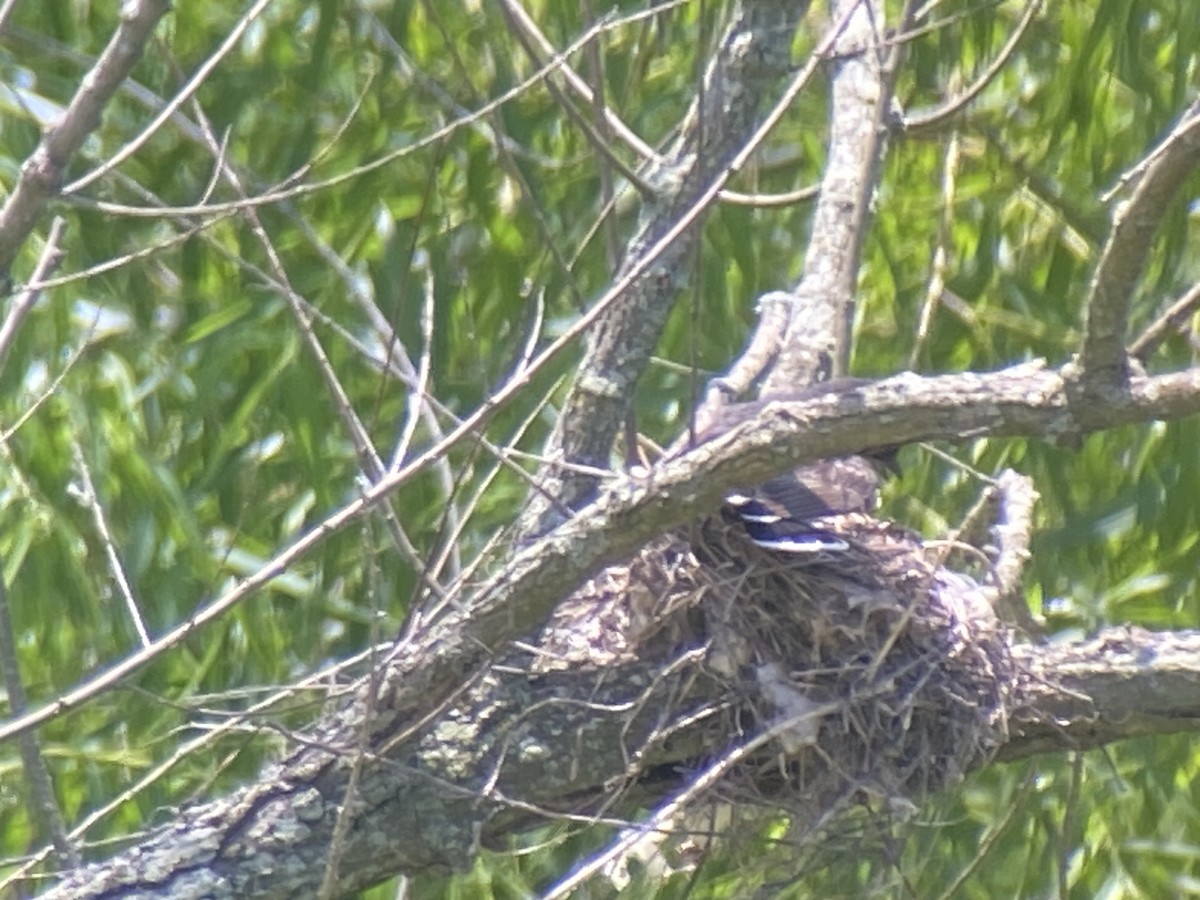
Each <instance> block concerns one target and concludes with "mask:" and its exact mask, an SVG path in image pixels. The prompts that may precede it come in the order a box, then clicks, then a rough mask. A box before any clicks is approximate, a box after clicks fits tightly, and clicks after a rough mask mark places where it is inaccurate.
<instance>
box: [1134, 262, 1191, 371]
mask: <svg viewBox="0 0 1200 900" xmlns="http://www.w3.org/2000/svg"><path fill="white" fill-rule="evenodd" d="M1197 309H1200V282H1197V283H1196V284H1194V285H1192V287H1191V288H1190V289H1189V290H1188V292H1187V293H1186V294H1184V295H1183V296H1182V297H1180V298H1179V299H1178V300H1176V301H1175V302H1174V303H1172V304H1171V305H1170V307H1168V308H1167V310H1166V311H1165V312H1164V313H1163V314H1162V315H1161V316H1159V317H1158V318H1157V319H1155V320H1154V321H1153V322H1152V323H1151V324H1150V325H1149V326H1147V328H1146V330H1145V331H1143V332H1142V333H1141V334H1140V335H1138V337H1137V339H1136V340H1135V341H1134V342H1133V343H1132V344H1130V345H1129V355H1130V356H1132V357H1133V358H1134V359H1136V360H1137V361H1138V362H1140V363H1143V364H1145V362H1146V361H1147V360H1148V359H1150V357H1151V356H1153V355H1154V351H1155V350H1157V349H1158V348H1159V347H1160V346H1161V345H1162V343H1163V342H1164V341H1165V340H1166V339H1167V338H1168V337H1170V336H1171V334H1172V332H1175V331H1178V330H1179V329H1180V327H1182V325H1183V323H1184V322H1186V321H1187V320H1188V319H1189V318H1190V317H1191V316H1193V315H1194V314H1195V312H1196V310H1197Z"/></svg>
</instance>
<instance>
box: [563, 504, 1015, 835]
mask: <svg viewBox="0 0 1200 900" xmlns="http://www.w3.org/2000/svg"><path fill="white" fill-rule="evenodd" d="M819 524H820V527H822V528H827V529H829V530H832V531H836V532H837V533H838V534H840V535H842V536H843V537H844V538H845V539H846V541H847V543H849V544H850V549H849V550H847V551H842V552H838V553H831V554H827V555H824V556H821V555H816V554H798V553H795V554H785V553H778V552H771V551H768V550H764V549H762V548H759V547H758V546H756V545H755V544H754V543H753V542H751V541H750V540H749V539H748V538H747V537H746V536H745V534H744V533H743V531H742V529H741V527H740V526H739V525H738V524H737V523H736V522H735V521H733V520H732V518H726V517H724V516H714V517H712V518H711V519H709V520H707V521H705V522H703V523H700V524H699V525H697V526H695V527H694V528H693V529H691V530H690V531H689V532H688V533H686V534H676V535H668V536H665V537H663V538H661V539H660V540H659V541H657V542H655V543H654V544H652V545H651V546H648V547H647V548H645V550H644V551H643V552H642V553H640V554H639V555H638V556H637V557H636V558H634V559H633V560H631V561H630V562H628V563H627V564H625V565H622V566H615V567H611V568H609V569H606V570H605V571H604V572H603V573H601V574H600V575H599V576H597V577H596V578H594V579H593V580H592V581H590V582H589V583H588V584H586V585H584V586H583V587H582V588H581V589H580V590H579V591H577V592H576V593H575V594H574V595H573V596H572V597H571V598H569V599H568V601H567V602H565V603H564V604H563V605H562V606H561V607H560V609H559V611H558V613H557V615H556V617H555V619H554V621H553V622H552V623H551V625H550V626H549V628H548V629H547V631H546V633H545V635H544V636H543V641H542V643H541V646H542V648H543V650H544V651H546V654H547V655H546V656H545V657H543V662H541V663H540V665H541V666H542V667H558V666H568V665H569V666H577V665H592V666H605V667H607V666H611V665H616V664H618V663H620V662H622V661H624V660H632V659H639V660H643V661H644V660H646V659H662V660H669V659H674V658H677V656H678V653H679V651H680V650H682V649H685V648H687V649H694V648H697V647H703V648H705V651H706V652H705V654H704V660H705V668H706V669H707V670H708V672H709V674H710V675H711V676H713V677H714V678H716V679H718V680H719V681H721V682H722V683H723V684H724V685H725V686H726V688H727V691H726V696H728V697H733V698H735V699H736V702H734V703H731V704H729V709H730V712H728V713H727V714H726V715H727V716H728V717H729V718H728V721H727V726H728V727H727V729H725V733H726V734H728V735H729V736H730V741H731V746H740V747H741V748H743V749H745V748H747V747H751V746H752V747H753V752H752V753H741V754H737V756H736V759H737V761H736V763H734V764H731V765H730V766H729V768H728V771H727V773H726V775H725V776H724V777H723V778H722V779H721V781H720V785H719V787H718V789H717V791H718V793H719V799H722V800H733V801H738V802H739V803H742V804H745V803H751V804H753V805H755V806H767V807H769V808H771V809H772V810H783V811H786V812H788V813H789V814H790V815H791V816H792V819H793V825H794V827H795V826H796V825H799V826H800V827H801V828H803V829H804V830H806V831H807V830H812V829H816V828H818V827H820V826H822V825H823V824H824V823H827V822H828V821H829V820H830V816H831V814H832V813H833V812H834V811H836V810H844V809H845V808H846V807H847V805H849V804H851V803H855V802H870V801H882V802H883V803H884V804H885V805H886V806H887V808H890V809H893V810H905V809H913V808H915V805H916V804H918V803H920V802H921V800H923V799H924V798H925V797H926V796H927V795H928V794H929V793H930V792H933V791H937V790H939V789H941V788H943V787H945V786H947V785H948V784H951V783H953V782H955V781H957V780H959V779H960V778H961V777H962V775H963V774H964V773H965V772H966V771H967V770H969V769H970V768H973V767H975V766H976V765H978V764H980V763H981V762H982V761H984V760H985V759H986V758H987V757H988V756H989V754H990V753H991V752H992V751H993V750H994V749H995V747H997V746H998V745H999V744H1000V743H1001V742H1002V741H1003V739H1004V737H1005V727H1006V721H1007V718H1006V711H1007V709H1008V707H1009V705H1010V697H1009V691H1010V690H1011V685H1012V684H1013V663H1012V659H1011V656H1010V654H1009V638H1008V635H1007V633H1006V631H1005V629H1004V628H1003V627H1002V626H1001V625H1000V624H999V623H998V621H997V619H996V616H995V614H994V613H993V611H992V607H991V603H990V602H989V596H988V592H987V591H986V590H984V589H983V588H981V587H979V586H978V585H977V584H976V583H975V582H974V581H973V580H971V579H970V578H968V577H966V576H963V575H959V574H956V573H953V572H950V571H948V570H946V569H943V568H941V567H940V566H939V564H938V563H937V561H936V560H935V559H934V558H933V556H932V554H931V553H930V552H929V551H927V550H926V549H925V548H924V547H923V546H922V544H921V543H920V541H919V540H918V539H917V538H916V537H915V536H914V535H912V534H911V533H909V532H908V531H906V530H904V529H902V528H899V527H897V526H895V525H892V524H890V523H886V522H882V521H879V520H877V519H874V518H871V517H870V516H867V515H862V514H854V515H845V516H838V517H831V518H830V519H828V520H825V521H823V522H821V523H819ZM731 758H733V757H731ZM702 764H704V762H703V761H697V765H698V766H699V765H702ZM709 799H713V798H711V797H710V798H709ZM873 805H874V804H873Z"/></svg>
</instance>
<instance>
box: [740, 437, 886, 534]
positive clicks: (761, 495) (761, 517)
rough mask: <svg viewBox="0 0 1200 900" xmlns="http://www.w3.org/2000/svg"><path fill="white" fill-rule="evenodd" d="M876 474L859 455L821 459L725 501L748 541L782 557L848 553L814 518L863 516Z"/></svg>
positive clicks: (871, 504) (871, 497) (875, 487)
mask: <svg viewBox="0 0 1200 900" xmlns="http://www.w3.org/2000/svg"><path fill="white" fill-rule="evenodd" d="M878 490H879V472H878V471H877V469H876V467H875V464H873V463H872V462H871V461H870V460H868V459H866V458H865V457H862V456H848V457H842V458H838V459H826V460H820V461H819V462H815V463H811V464H809V465H806V466H801V467H800V468H799V469H796V470H795V471H794V472H791V473H789V474H787V475H780V476H778V477H776V478H772V479H771V480H770V481H767V482H765V483H763V484H761V485H759V486H758V487H756V488H754V489H752V490H748V491H735V492H733V493H731V494H729V495H727V496H726V498H725V500H726V502H727V503H728V504H729V505H730V507H732V508H733V510H734V512H735V513H736V514H737V516H738V517H739V518H740V519H741V520H742V525H743V527H744V528H745V529H746V533H747V534H748V535H749V536H750V539H751V540H753V541H754V543H756V544H758V545H759V546H761V547H767V548H769V549H772V550H780V551H784V552H788V553H819V552H823V551H839V550H846V549H848V546H849V545H848V544H847V543H846V541H844V540H843V539H842V538H840V537H839V536H838V535H837V534H835V533H834V532H831V531H829V530H827V529H824V528H821V527H820V526H818V525H813V524H812V521H813V520H814V519H821V518H824V517H826V516H836V515H840V514H843V513H854V512H868V511H870V510H871V509H872V508H874V506H875V499H876V495H877V494H878Z"/></svg>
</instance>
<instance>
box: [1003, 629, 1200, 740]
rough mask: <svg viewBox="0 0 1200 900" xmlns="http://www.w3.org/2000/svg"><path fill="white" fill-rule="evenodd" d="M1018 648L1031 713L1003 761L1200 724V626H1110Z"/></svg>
mask: <svg viewBox="0 0 1200 900" xmlns="http://www.w3.org/2000/svg"><path fill="white" fill-rule="evenodd" d="M1015 650H1016V653H1017V658H1018V662H1019V664H1020V665H1021V668H1022V669H1024V670H1025V672H1026V675H1025V676H1024V677H1025V680H1026V683H1025V685H1024V687H1023V688H1022V691H1023V694H1024V696H1025V701H1026V706H1027V712H1028V715H1024V716H1022V717H1021V719H1020V721H1019V722H1018V724H1017V725H1016V726H1015V729H1014V734H1013V738H1012V741H1011V742H1010V743H1009V744H1008V745H1007V746H1005V747H1004V748H1003V749H1001V751H1000V753H999V758H1001V759H1020V758H1022V757H1025V756H1032V755H1034V754H1036V753H1046V752H1054V751H1060V750H1089V749H1092V748H1094V747H1101V746H1103V745H1105V744H1107V743H1110V742H1112V741H1115V740H1120V739H1123V738H1129V737H1137V736H1139V735H1147V734H1177V733H1179V732H1185V731H1186V732H1192V731H1197V730H1200V632H1195V631H1192V632H1178V631H1177V632H1164V633H1155V632H1150V631H1146V630H1145V629H1143V628H1132V627H1127V628H1110V629H1108V630H1106V631H1105V632H1103V633H1102V634H1100V635H1099V636H1098V637H1095V638H1093V639H1091V640H1088V641H1072V642H1068V643H1061V644H1050V645H1043V646H1036V647H1035V646H1021V647H1018V648H1015Z"/></svg>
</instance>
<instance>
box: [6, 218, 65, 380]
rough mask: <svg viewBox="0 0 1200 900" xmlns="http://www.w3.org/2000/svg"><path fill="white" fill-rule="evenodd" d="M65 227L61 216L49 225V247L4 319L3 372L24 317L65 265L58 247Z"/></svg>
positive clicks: (43, 249) (45, 249)
mask: <svg viewBox="0 0 1200 900" xmlns="http://www.w3.org/2000/svg"><path fill="white" fill-rule="evenodd" d="M66 227H67V225H66V221H65V220H64V219H63V218H62V217H61V216H55V217H54V221H53V222H51V223H50V233H49V234H48V235H47V236H46V246H45V247H44V248H42V255H41V257H40V258H39V259H38V261H37V265H36V266H35V267H34V269H33V275H32V276H30V279H29V283H28V284H27V285H26V286H25V290H23V291H22V292H21V293H20V295H19V296H18V297H17V298H16V299H15V300H14V301H13V303H12V306H10V307H9V310H8V315H7V316H5V317H4V324H2V325H0V370H3V369H4V360H5V358H6V357H7V356H8V351H9V350H11V349H12V345H13V342H14V341H15V340H16V339H17V332H18V331H20V330H21V325H22V323H23V322H24V321H25V317H26V316H28V315H29V313H31V312H32V311H33V307H34V306H36V305H37V302H38V300H39V299H40V298H41V296H42V291H43V290H45V287H46V279H47V276H49V275H50V273H51V272H53V271H54V270H55V269H57V268H58V265H59V263H61V262H62V258H63V252H62V250H61V249H60V248H59V244H60V243H61V242H62V236H63V231H64V230H66Z"/></svg>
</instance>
